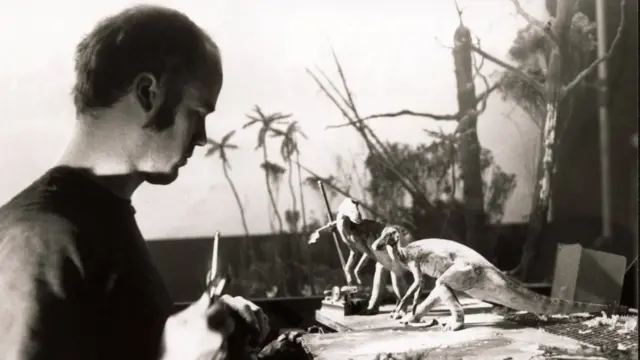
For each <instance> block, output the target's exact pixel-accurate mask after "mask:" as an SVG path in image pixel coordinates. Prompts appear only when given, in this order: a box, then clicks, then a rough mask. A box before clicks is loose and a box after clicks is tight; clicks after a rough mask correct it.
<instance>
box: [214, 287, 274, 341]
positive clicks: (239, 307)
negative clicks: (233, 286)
mask: <svg viewBox="0 0 640 360" xmlns="http://www.w3.org/2000/svg"><path fill="white" fill-rule="evenodd" d="M220 300H222V301H224V302H225V303H226V304H228V305H229V306H230V307H231V308H232V309H234V310H235V311H236V312H237V313H238V314H239V315H240V316H241V317H242V318H243V319H244V320H245V321H246V322H247V324H248V325H249V326H250V327H252V328H254V329H255V330H256V334H257V335H258V339H256V340H257V341H258V342H259V343H262V342H263V341H264V339H265V338H266V337H267V334H268V333H269V317H268V316H266V315H265V314H264V312H263V311H262V309H261V308H260V307H259V306H257V305H256V304H254V303H252V302H251V301H248V300H247V299H244V298H242V297H240V296H236V297H231V296H229V295H226V294H225V295H223V296H222V297H221V298H220Z"/></svg>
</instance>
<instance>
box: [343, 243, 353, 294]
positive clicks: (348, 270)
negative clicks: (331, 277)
mask: <svg viewBox="0 0 640 360" xmlns="http://www.w3.org/2000/svg"><path fill="white" fill-rule="evenodd" d="M355 262H356V252H355V251H353V250H350V251H349V257H348V258H347V263H346V264H345V265H344V273H345V276H346V277H347V285H349V286H351V285H354V284H353V266H354V265H355Z"/></svg>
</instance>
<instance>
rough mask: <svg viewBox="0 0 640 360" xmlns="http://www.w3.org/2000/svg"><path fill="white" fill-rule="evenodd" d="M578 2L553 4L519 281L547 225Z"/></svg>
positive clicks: (525, 277)
mask: <svg viewBox="0 0 640 360" xmlns="http://www.w3.org/2000/svg"><path fill="white" fill-rule="evenodd" d="M577 1H578V0H558V1H557V4H556V18H555V21H554V22H553V25H552V27H551V31H552V32H553V34H554V35H555V38H556V39H557V41H558V43H557V44H554V48H553V50H552V51H551V54H550V56H549V66H548V71H547V76H546V79H545V102H546V108H547V114H546V116H545V120H544V124H542V126H543V129H544V130H543V131H544V132H543V146H542V151H543V153H542V159H541V162H540V169H538V172H537V173H538V174H539V177H538V178H537V181H536V188H537V189H536V190H537V191H539V193H538V196H537V198H536V197H534V199H533V201H534V204H533V205H534V206H535V208H534V209H533V211H532V213H531V215H530V216H529V229H528V231H527V238H526V240H525V244H524V247H523V250H522V256H521V258H520V263H519V264H518V266H517V267H516V268H515V269H513V270H511V271H510V272H509V273H510V274H511V275H514V276H516V277H518V278H519V279H520V280H521V281H527V280H528V279H529V270H530V265H531V264H532V260H533V259H535V257H536V255H537V254H536V253H537V251H538V249H539V247H540V246H539V244H540V242H541V241H542V239H541V234H542V230H543V229H544V226H545V225H546V223H547V215H548V213H549V204H550V202H551V193H552V189H551V187H552V185H553V174H554V172H555V152H554V150H555V148H556V146H557V144H556V124H557V120H558V110H559V108H560V102H561V100H562V99H561V98H562V96H563V95H564V94H561V89H562V87H563V80H564V76H566V75H567V74H568V73H569V72H570V69H569V68H567V65H568V64H567V63H566V61H567V59H568V57H567V58H566V59H565V56H568V55H569V53H568V52H569V43H568V41H569V39H568V37H569V32H570V30H571V22H572V20H573V16H574V15H575V12H576V10H577V6H576V5H577Z"/></svg>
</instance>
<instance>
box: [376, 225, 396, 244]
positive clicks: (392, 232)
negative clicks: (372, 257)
mask: <svg viewBox="0 0 640 360" xmlns="http://www.w3.org/2000/svg"><path fill="white" fill-rule="evenodd" d="M399 241H400V230H398V228H397V227H395V226H392V225H390V226H386V227H385V228H384V229H382V233H381V234H380V237H379V238H378V239H376V241H374V242H373V244H371V247H372V248H373V249H374V250H384V248H385V246H396V245H397V244H398V242H399Z"/></svg>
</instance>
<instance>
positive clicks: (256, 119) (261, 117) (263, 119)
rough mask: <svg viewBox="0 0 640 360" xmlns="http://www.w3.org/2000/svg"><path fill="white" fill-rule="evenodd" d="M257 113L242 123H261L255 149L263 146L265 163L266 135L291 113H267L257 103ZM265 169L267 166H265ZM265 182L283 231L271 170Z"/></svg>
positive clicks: (266, 160)
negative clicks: (270, 174) (271, 179)
mask: <svg viewBox="0 0 640 360" xmlns="http://www.w3.org/2000/svg"><path fill="white" fill-rule="evenodd" d="M253 111H254V112H255V115H247V117H248V118H249V121H248V122H247V123H245V124H244V125H242V128H243V129H246V128H248V127H251V126H253V125H254V124H260V125H261V127H260V130H259V131H258V141H257V145H256V148H255V150H258V149H260V148H262V158H263V161H264V162H263V165H266V164H268V163H269V157H268V153H267V145H266V137H267V134H268V133H269V131H272V129H273V126H274V125H277V124H282V120H286V119H288V118H289V117H291V115H290V114H282V113H273V114H270V115H265V114H264V113H263V112H262V110H261V109H260V107H259V106H258V105H256V106H255V107H254V108H253ZM263 168H264V169H265V170H267V168H266V167H264V166H263ZM264 179H265V183H266V185H267V193H268V194H269V200H270V201H271V206H272V207H273V212H274V213H275V215H276V219H277V220H278V228H279V230H280V232H283V225H282V217H281V216H280V212H279V211H278V205H277V204H276V199H275V197H274V195H273V190H272V189H271V184H270V182H269V172H268V171H265V173H264Z"/></svg>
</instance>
